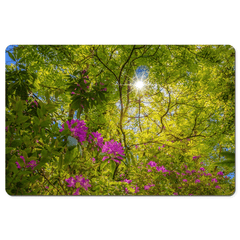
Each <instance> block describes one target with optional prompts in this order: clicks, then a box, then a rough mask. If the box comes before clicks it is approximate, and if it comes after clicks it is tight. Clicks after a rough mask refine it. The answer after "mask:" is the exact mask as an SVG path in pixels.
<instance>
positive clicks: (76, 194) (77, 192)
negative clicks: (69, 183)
mask: <svg viewBox="0 0 240 240" xmlns="http://www.w3.org/2000/svg"><path fill="white" fill-rule="evenodd" d="M79 190H80V188H77V190H76V192H75V193H73V195H74V196H78V195H79Z"/></svg>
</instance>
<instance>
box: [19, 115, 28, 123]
mask: <svg viewBox="0 0 240 240" xmlns="http://www.w3.org/2000/svg"><path fill="white" fill-rule="evenodd" d="M28 119H29V117H27V116H18V118H17V122H18V123H19V124H21V123H24V122H26V121H27V120H28Z"/></svg>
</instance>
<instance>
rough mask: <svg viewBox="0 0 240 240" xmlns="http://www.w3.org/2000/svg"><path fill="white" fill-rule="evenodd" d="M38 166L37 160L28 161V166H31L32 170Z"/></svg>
mask: <svg viewBox="0 0 240 240" xmlns="http://www.w3.org/2000/svg"><path fill="white" fill-rule="evenodd" d="M36 166H37V163H36V161H34V160H32V161H30V162H29V163H27V165H26V167H27V168H29V167H30V168H31V169H32V170H33V169H34V168H35V167H36Z"/></svg>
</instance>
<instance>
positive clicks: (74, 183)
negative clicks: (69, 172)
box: [65, 175, 91, 195]
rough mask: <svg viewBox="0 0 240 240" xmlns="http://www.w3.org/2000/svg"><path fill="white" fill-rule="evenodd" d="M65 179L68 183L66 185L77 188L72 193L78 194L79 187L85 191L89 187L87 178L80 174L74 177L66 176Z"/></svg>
mask: <svg viewBox="0 0 240 240" xmlns="http://www.w3.org/2000/svg"><path fill="white" fill-rule="evenodd" d="M65 181H66V182H67V183H68V185H67V187H72V188H77V189H76V192H75V193H73V195H79V191H80V187H82V188H84V189H85V190H86V191H87V190H88V188H89V187H91V185H90V184H89V179H85V178H84V177H83V176H82V175H79V176H78V175H77V176H75V178H73V177H70V178H67V179H65Z"/></svg>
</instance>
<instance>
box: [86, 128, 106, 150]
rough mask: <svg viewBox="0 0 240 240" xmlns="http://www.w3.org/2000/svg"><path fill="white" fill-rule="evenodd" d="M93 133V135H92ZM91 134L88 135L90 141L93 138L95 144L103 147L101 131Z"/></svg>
mask: <svg viewBox="0 0 240 240" xmlns="http://www.w3.org/2000/svg"><path fill="white" fill-rule="evenodd" d="M91 134H92V135H93V136H91ZM91 134H89V137H88V142H90V143H92V139H93V141H94V143H95V146H98V147H100V148H102V147H103V137H102V134H101V133H99V132H92V133H91Z"/></svg>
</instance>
